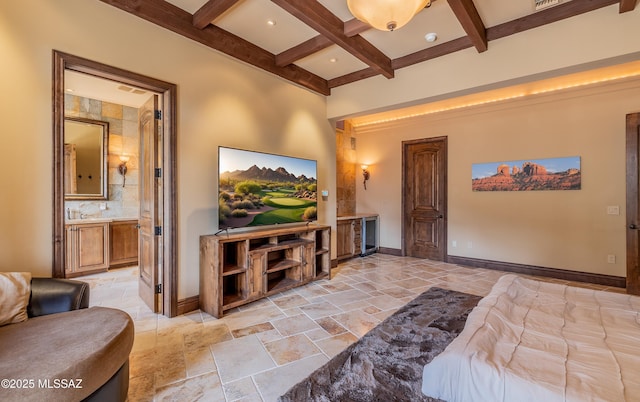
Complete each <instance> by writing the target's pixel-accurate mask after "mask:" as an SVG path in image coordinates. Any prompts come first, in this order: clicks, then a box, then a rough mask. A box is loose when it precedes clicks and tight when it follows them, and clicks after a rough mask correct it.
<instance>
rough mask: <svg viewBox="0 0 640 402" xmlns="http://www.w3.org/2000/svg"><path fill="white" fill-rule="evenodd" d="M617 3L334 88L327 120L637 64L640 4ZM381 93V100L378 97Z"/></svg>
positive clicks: (638, 58)
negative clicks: (624, 8) (622, 9)
mask: <svg viewBox="0 0 640 402" xmlns="http://www.w3.org/2000/svg"><path fill="white" fill-rule="evenodd" d="M618 8H619V4H618V3H615V4H613V5H611V6H608V7H604V8H602V9H599V10H596V11H593V12H590V13H586V14H583V15H579V16H576V17H573V18H569V19H566V20H562V21H559V22H556V23H553V24H549V25H545V26H543V27H539V28H535V29H531V30H528V31H525V32H521V33H518V34H515V35H512V36H508V37H505V38H502V39H498V40H494V41H491V42H489V49H488V50H487V51H486V52H483V53H478V52H477V51H476V50H475V48H470V49H465V50H462V51H459V52H456V53H453V54H450V55H447V56H444V57H438V58H436V59H434V60H429V61H428V62H425V63H420V64H416V65H413V66H410V67H406V68H402V69H399V70H397V71H396V76H395V78H393V79H386V78H384V77H382V76H376V77H372V78H369V79H366V80H361V81H357V82H355V83H352V84H349V85H344V86H340V87H337V88H333V89H332V90H331V96H330V97H329V98H328V100H327V110H328V112H327V115H328V117H329V118H331V119H340V118H343V117H353V116H356V115H363V114H367V113H371V112H374V111H383V110H389V109H393V108H397V107H399V106H409V105H415V104H420V103H425V102H426V101H427V100H436V99H444V98H449V97H452V96H453V95H454V94H458V95H462V94H467V93H475V92H478V91H480V90H482V89H488V88H498V87H503V86H505V85H507V84H515V83H522V82H531V81H534V80H538V79H541V78H548V77H553V76H558V75H563V74H567V73H569V72H576V71H583V70H586V69H591V68H593V67H594V66H600V67H602V66H605V65H612V64H618V63H621V62H622V61H624V60H626V61H631V60H640V41H639V40H635V39H633V38H639V37H640V7H636V8H635V10H634V11H630V12H627V13H623V14H620V13H619V12H618ZM381 94H384V96H381Z"/></svg>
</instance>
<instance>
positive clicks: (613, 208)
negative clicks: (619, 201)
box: [607, 205, 620, 215]
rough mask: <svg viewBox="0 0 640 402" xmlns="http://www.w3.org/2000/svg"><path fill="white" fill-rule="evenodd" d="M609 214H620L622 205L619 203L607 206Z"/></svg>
mask: <svg viewBox="0 0 640 402" xmlns="http://www.w3.org/2000/svg"><path fill="white" fill-rule="evenodd" d="M607 215H620V207H619V206H617V205H609V206H608V207H607Z"/></svg>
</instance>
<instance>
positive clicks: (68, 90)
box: [65, 88, 73, 92]
mask: <svg viewBox="0 0 640 402" xmlns="http://www.w3.org/2000/svg"><path fill="white" fill-rule="evenodd" d="M65 91H67V92H73V89H71V88H67V89H65Z"/></svg>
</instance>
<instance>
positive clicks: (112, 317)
mask: <svg viewBox="0 0 640 402" xmlns="http://www.w3.org/2000/svg"><path fill="white" fill-rule="evenodd" d="M133 336H134V330H133V322H132V320H131V318H130V317H129V315H127V314H126V313H124V312H122V311H120V310H116V309H111V308H104V307H91V308H88V309H81V310H75V311H69V312H65V313H59V314H51V315H46V316H42V317H36V318H32V319H29V320H27V321H25V322H22V323H19V324H13V325H7V326H4V327H0V345H2V346H1V347H0V373H1V377H2V379H3V381H4V382H5V383H6V382H7V380H10V381H13V384H12V383H8V384H3V386H2V387H1V388H0V400H2V401H14V400H15V401H81V400H83V399H85V398H87V397H89V396H91V395H92V394H93V393H94V392H96V391H97V390H99V389H100V388H101V387H102V386H103V385H105V384H106V383H108V382H109V380H110V379H111V378H112V377H114V375H116V374H117V373H118V372H119V371H120V370H123V371H124V372H122V373H120V374H121V377H122V379H120V380H119V381H123V380H124V381H127V385H128V380H129V378H128V377H129V376H128V374H129V373H128V371H129V370H128V361H129V353H130V352H131V347H132V346H133ZM19 382H20V383H19ZM12 385H13V386H15V388H11V386H12ZM127 388H128V387H125V388H124V389H125V390H126V389H127ZM112 398H113V399H112ZM125 399H126V395H124V397H123V398H122V399H120V400H125ZM105 400H117V399H115V398H114V395H111V394H110V396H109V398H107V399H105Z"/></svg>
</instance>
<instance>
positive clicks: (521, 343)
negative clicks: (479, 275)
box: [422, 275, 640, 402]
mask: <svg viewBox="0 0 640 402" xmlns="http://www.w3.org/2000/svg"><path fill="white" fill-rule="evenodd" d="M639 311H640V297H637V296H629V295H625V294H619V293H612V292H605V291H594V290H591V289H584V288H576V287H571V286H565V285H561V284H555V283H547V282H538V281H534V280H529V279H524V278H521V277H518V276H516V275H504V276H503V277H501V278H500V279H499V280H498V282H497V283H496V284H495V285H494V287H493V289H492V290H491V292H490V293H489V295H488V296H486V297H485V298H483V299H482V300H481V301H480V303H478V306H477V307H475V308H474V309H473V311H472V312H471V314H469V318H468V319H467V322H466V324H465V327H464V330H463V331H462V332H461V333H460V335H459V336H458V337H457V338H456V339H454V340H453V342H452V343H451V344H450V345H449V346H448V347H447V348H446V349H445V351H444V352H442V353H441V354H440V355H438V356H436V358H435V359H433V361H431V362H430V363H429V364H427V365H426V366H425V368H424V374H423V383H422V392H423V393H424V394H426V395H428V396H431V397H436V398H440V399H443V400H446V401H449V402H455V401H473V402H478V401H491V402H497V401H505V402H507V401H508V402H511V401H517V402H520V401H543V402H554V401H580V402H583V401H640V313H639Z"/></svg>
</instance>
